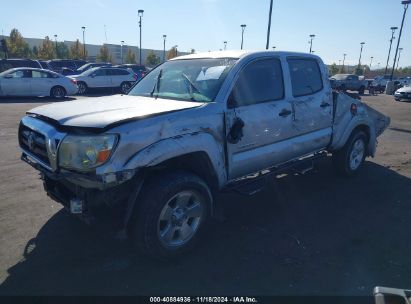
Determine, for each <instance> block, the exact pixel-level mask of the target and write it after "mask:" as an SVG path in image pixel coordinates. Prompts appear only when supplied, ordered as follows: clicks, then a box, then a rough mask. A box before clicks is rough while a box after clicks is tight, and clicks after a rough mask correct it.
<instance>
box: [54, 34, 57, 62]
mask: <svg viewBox="0 0 411 304" xmlns="http://www.w3.org/2000/svg"><path fill="white" fill-rule="evenodd" d="M54 41H55V42H56V58H58V54H57V35H54Z"/></svg>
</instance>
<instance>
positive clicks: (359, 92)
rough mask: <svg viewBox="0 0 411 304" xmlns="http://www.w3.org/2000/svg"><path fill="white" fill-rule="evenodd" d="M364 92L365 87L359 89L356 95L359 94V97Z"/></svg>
mask: <svg viewBox="0 0 411 304" xmlns="http://www.w3.org/2000/svg"><path fill="white" fill-rule="evenodd" d="M364 92H365V87H361V88H360V89H359V90H358V94H360V95H364Z"/></svg>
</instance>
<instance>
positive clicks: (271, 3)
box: [265, 0, 273, 50]
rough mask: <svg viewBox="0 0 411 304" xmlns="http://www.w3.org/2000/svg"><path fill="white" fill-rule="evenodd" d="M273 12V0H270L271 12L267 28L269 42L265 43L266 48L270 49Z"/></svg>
mask: <svg viewBox="0 0 411 304" xmlns="http://www.w3.org/2000/svg"><path fill="white" fill-rule="evenodd" d="M272 12H273V0H271V1H270V12H269V15H268V28H267V44H266V45H265V49H266V50H268V47H269V45H270V29H271V15H272Z"/></svg>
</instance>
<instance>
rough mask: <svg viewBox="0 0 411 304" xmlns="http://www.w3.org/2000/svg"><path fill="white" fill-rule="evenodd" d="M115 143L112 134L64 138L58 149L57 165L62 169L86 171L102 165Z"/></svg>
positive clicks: (114, 137)
mask: <svg viewBox="0 0 411 304" xmlns="http://www.w3.org/2000/svg"><path fill="white" fill-rule="evenodd" d="M116 142H117V136H116V135H114V134H105V135H95V136H76V135H68V136H66V137H65V138H64V139H63V141H62V142H61V144H60V147H59V154H58V157H59V165H60V166H61V167H63V168H68V169H76V170H82V171H87V170H89V169H92V168H95V167H97V166H100V165H101V164H104V163H105V162H106V161H107V160H108V159H109V157H110V155H111V152H112V150H113V148H114V146H115V144H116Z"/></svg>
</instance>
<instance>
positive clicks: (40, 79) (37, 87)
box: [30, 70, 54, 96]
mask: <svg viewBox="0 0 411 304" xmlns="http://www.w3.org/2000/svg"><path fill="white" fill-rule="evenodd" d="M30 83H31V92H32V95H33V96H49V95H50V91H51V88H52V87H53V83H54V81H53V78H52V77H51V74H50V73H47V72H43V71H36V70H32V71H31V79H30Z"/></svg>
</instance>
